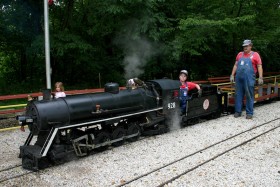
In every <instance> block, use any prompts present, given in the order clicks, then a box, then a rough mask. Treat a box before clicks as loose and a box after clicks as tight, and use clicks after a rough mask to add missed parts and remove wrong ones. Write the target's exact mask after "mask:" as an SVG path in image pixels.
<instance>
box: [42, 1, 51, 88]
mask: <svg viewBox="0 0 280 187" xmlns="http://www.w3.org/2000/svg"><path fill="white" fill-rule="evenodd" d="M43 1H44V25H45V56H46V80H47V89H51V65H50V39H49V5H48V0H43Z"/></svg>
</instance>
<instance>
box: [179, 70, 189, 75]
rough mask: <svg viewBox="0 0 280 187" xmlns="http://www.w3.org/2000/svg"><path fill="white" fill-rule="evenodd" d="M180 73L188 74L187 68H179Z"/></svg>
mask: <svg viewBox="0 0 280 187" xmlns="http://www.w3.org/2000/svg"><path fill="white" fill-rule="evenodd" d="M181 73H184V74H185V75H188V71H187V70H181V71H180V74H181Z"/></svg>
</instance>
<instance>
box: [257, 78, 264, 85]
mask: <svg viewBox="0 0 280 187" xmlns="http://www.w3.org/2000/svg"><path fill="white" fill-rule="evenodd" d="M258 84H259V85H263V78H262V77H259V80H258Z"/></svg>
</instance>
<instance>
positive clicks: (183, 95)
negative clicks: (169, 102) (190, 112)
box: [180, 82, 188, 114]
mask: <svg viewBox="0 0 280 187" xmlns="http://www.w3.org/2000/svg"><path fill="white" fill-rule="evenodd" d="M187 100H188V83H187V82H186V83H185V84H184V85H182V86H180V107H181V114H186V106H187Z"/></svg>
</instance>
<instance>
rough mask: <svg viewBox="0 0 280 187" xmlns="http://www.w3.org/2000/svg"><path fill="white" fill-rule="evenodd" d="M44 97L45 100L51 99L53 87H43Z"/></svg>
mask: <svg viewBox="0 0 280 187" xmlns="http://www.w3.org/2000/svg"><path fill="white" fill-rule="evenodd" d="M42 93H43V99H44V100H50V99H51V89H43V90H42Z"/></svg>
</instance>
